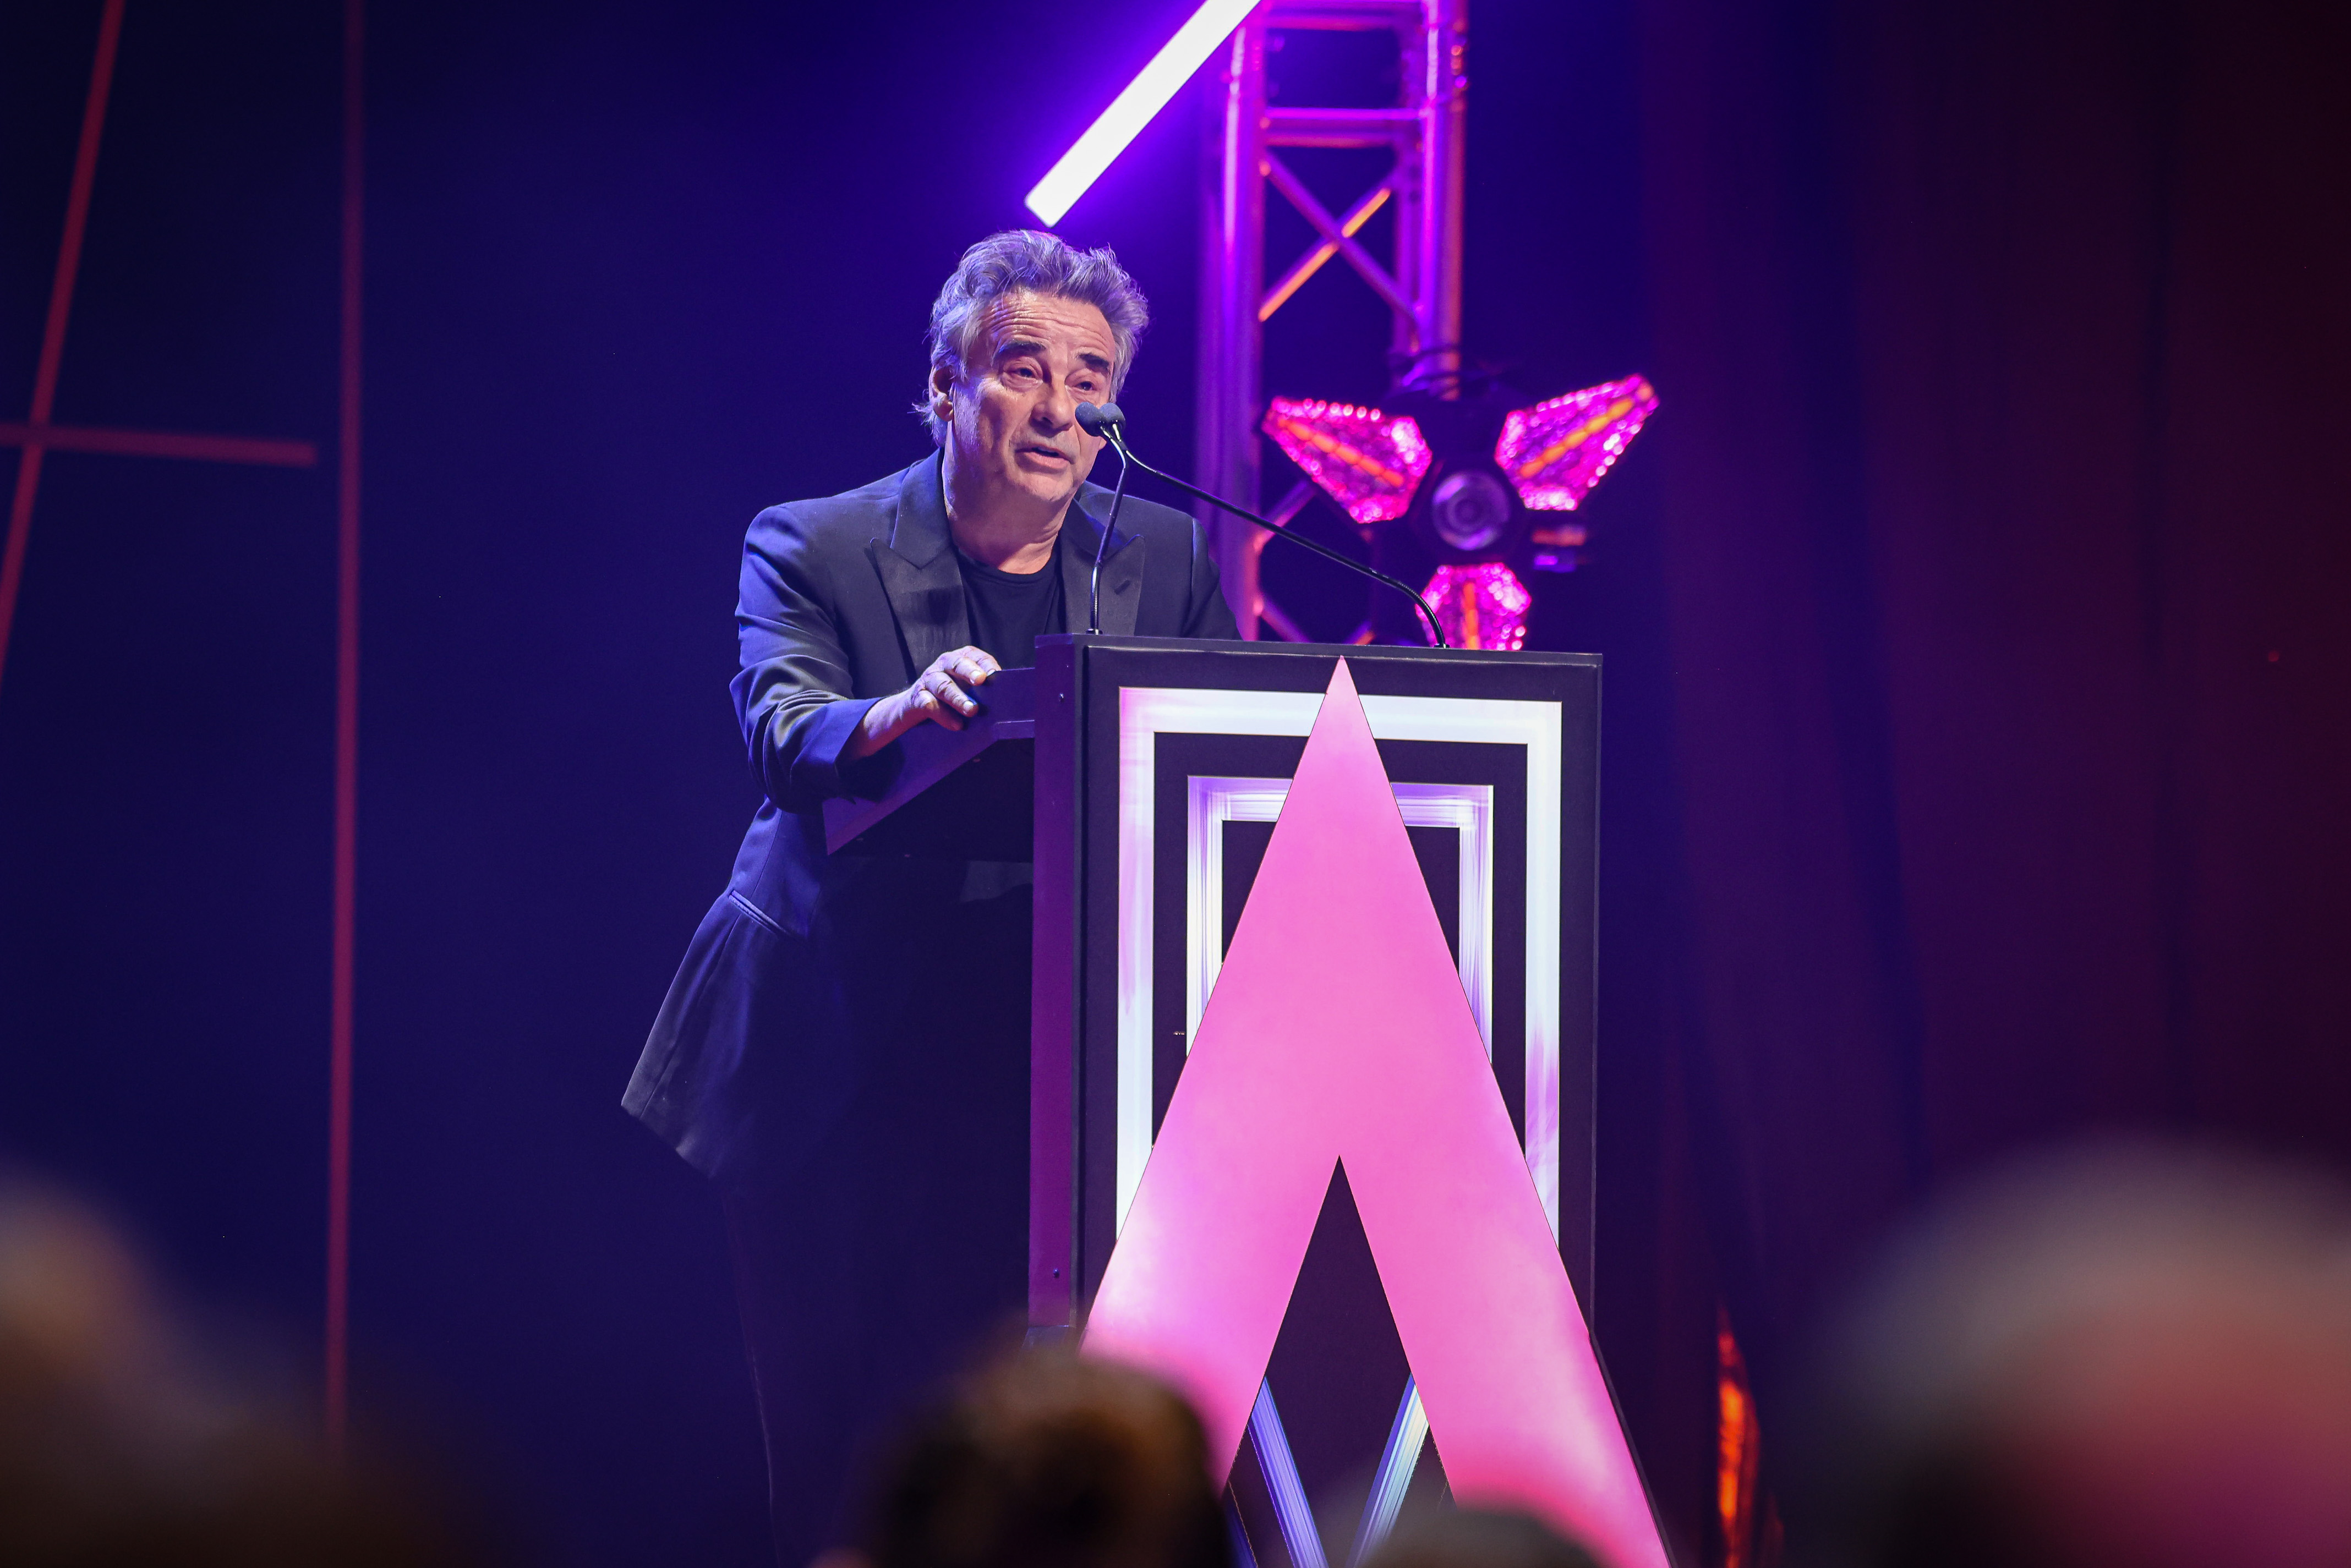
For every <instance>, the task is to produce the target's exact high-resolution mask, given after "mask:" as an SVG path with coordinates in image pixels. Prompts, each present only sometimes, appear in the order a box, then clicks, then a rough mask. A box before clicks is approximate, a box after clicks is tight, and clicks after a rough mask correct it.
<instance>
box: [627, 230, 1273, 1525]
mask: <svg viewBox="0 0 2351 1568" xmlns="http://www.w3.org/2000/svg"><path fill="white" fill-rule="evenodd" d="M1146 317H1147V312H1146V308H1145V306H1144V298H1143V295H1142V293H1141V291H1140V290H1138V289H1137V288H1136V287H1135V285H1134V280H1133V279H1132V278H1130V277H1129V276H1128V275H1127V274H1126V273H1125V272H1124V271H1123V269H1122V268H1121V267H1120V266H1119V265H1118V263H1117V261H1116V259H1115V258H1114V257H1113V255H1112V254H1111V253H1110V252H1108V251H1106V250H1097V251H1078V250H1074V249H1072V248H1071V247H1070V246H1068V245H1066V244H1063V243H1062V242H1061V241H1060V240H1058V239H1056V238H1054V237H1053V236H1051V235H1050V234H1033V233H1027V232H1010V233H1005V234H994V235H991V236H989V237H988V238H987V239H985V240H982V241H981V242H979V243H978V244H976V245H974V246H972V247H971V249H970V250H968V251H967V252H966V253H965V254H964V256H963V260H962V263H961V265H958V266H957V268H956V272H955V275H953V276H952V277H950V278H949V279H948V280H947V282H946V286H945V287H944V288H942V289H941V290H940V292H939V296H938V299H937V302H936V303H935V305H934V306H932V309H931V325H930V335H929V342H930V359H931V362H930V375H929V379H928V384H927V388H926V392H925V399H924V400H923V401H922V402H921V403H920V404H918V405H917V408H918V410H919V412H920V413H921V414H922V417H923V419H924V421H925V423H926V424H927V425H928V427H929V430H930V432H931V437H932V440H933V441H934V443H935V448H936V450H935V451H934V452H931V453H929V454H927V455H925V456H924V457H922V458H921V459H919V460H917V461H916V462H914V463H913V464H912V465H911V466H909V467H908V468H906V469H905V470H904V471H903V472H898V473H893V474H891V475H888V476H887V477H885V478H883V479H880V480H877V481H875V482H874V483H871V484H868V485H865V486H863V487H862V488H860V489H856V490H852V491H848V492H846V493H842V494H839V495H834V496H830V497H827V498H824V499H821V500H814V501H800V502H793V503H791V504H787V505H781V506H771V507H769V508H768V510H766V511H764V512H762V513H760V514H758V517H756V518H754V519H753V520H752V523H751V527H750V532H749V534H748V535H747V538H746V539H745V541H744V550H743V566H742V575H741V583H740V596H741V597H740V600H739V602H738V604H737V608H736V621H737V627H738V628H739V633H738V635H739V643H740V650H741V668H740V670H738V671H737V674H736V676H735V679H734V681H733V685H732V690H733V693H734V699H735V711H736V715H737V719H738V720H739V721H740V722H741V724H742V729H743V738H744V742H745V743H746V745H747V747H748V750H749V753H750V760H751V765H752V768H753V770H754V772H755V773H756V774H758V778H759V780H760V782H761V784H762V785H763V786H764V788H765V790H766V792H767V799H766V800H765V801H764V802H763V803H762V804H761V805H760V807H759V811H758V815H757V816H755V817H754V818H753V820H752V823H751V827H750V831H749V832H748V833H747V834H746V835H745V836H744V840H743V846H742V848H741V850H740V852H739V853H738V854H737V857H736V860H735V868H734V873H733V876H732V877H730V878H729V880H728V883H727V887H726V892H725V893H724V894H723V895H722V896H721V897H720V898H719V899H718V901H717V902H716V903H715V904H714V905H712V906H711V909H710V912H709V914H707V915H706V916H705V917H704V919H703V921H702V924H701V926H700V928H699V929H697V930H696V931H695V935H694V940H693V942H692V944H691V945H690V946H689V947H688V949H687V950H686V955H685V960H684V964H683V965H682V966H681V967H680V969H679V971H678V974H677V978H676V980H675V981H674V983H673V984H672V985H671V987H670V992H669V995H668V997H667V998H666V999H665V1000H664V1002H663V1003H662V1008H661V1012H660V1015H659V1016H658V1018H657V1019H656V1020H655V1022H654V1023H653V1033H652V1035H651V1037H650V1038H649V1039H648V1040H647V1041H646V1043H645V1049H644V1054H643V1057H642V1058H641V1059H640V1061H639V1062H638V1064H637V1069H636V1073H635V1075H634V1076H633V1077H632V1079H631V1081H630V1084H629V1086H628V1091H627V1093H626V1095H625V1096H623V1099H622V1104H623V1105H624V1106H626V1107H627V1109H628V1110H629V1111H630V1112H631V1113H632V1115H634V1116H637V1117H638V1118H640V1119H641V1120H642V1121H643V1122H644V1124H645V1125H646V1126H647V1127H650V1128H651V1129H652V1130H653V1132H654V1133H656V1134H658V1135H659V1136H660V1137H663V1138H664V1139H666V1140H667V1141H668V1142H669V1143H670V1144H671V1145H672V1146H673V1147H675V1148H676V1149H677V1151H678V1152H679V1153H680V1154H681V1155H683V1156H684V1158H686V1159H687V1160H689V1161H691V1162H692V1163H693V1164H694V1165H695V1167H697V1168H700V1169H701V1170H703V1171H704V1172H705V1173H706V1174H708V1175H710V1176H711V1177H713V1178H714V1179H716V1181H717V1184H718V1188H719V1191H720V1194H721V1196H722V1199H723V1200H724V1203H725V1207H726V1220H727V1225H728V1229H729V1232H730V1236H731V1239H732V1242H733V1247H734V1252H735V1261H736V1271H737V1285H738V1291H739V1297H740V1301H741V1305H742V1312H743V1323H744V1333H745V1339H746V1342H747V1348H748V1351H749V1355H750V1361H751V1369H752V1376H753V1381H754V1383H755V1384H756V1386H757V1388H758V1403H759V1415H760V1420H761V1423H762V1425H763V1426H764V1428H765V1430H766V1434H767V1444H768V1480H769V1492H770V1507H771V1511H772V1516H773V1521H774V1525H775V1531H776V1544H777V1551H778V1556H779V1559H780V1560H781V1561H782V1562H783V1563H785V1564H786V1568H800V1564H802V1563H806V1562H807V1561H808V1560H809V1559H810V1557H811V1556H812V1555H813V1554H814V1553H815V1552H817V1551H818V1550H820V1548H821V1547H823V1546H824V1545H825V1544H827V1543H828V1542H830V1541H832V1540H836V1539H838V1537H839V1534H840V1532H841V1528H842V1526H843V1524H844V1522H845V1521H844V1520H843V1518H842V1508H843V1504H844V1501H846V1500H845V1499H844V1495H843V1494H844V1490H845V1488H846V1483H847V1480H848V1477H849V1476H850V1474H851V1473H852V1464H853V1463H854V1461H855V1459H857V1457H858V1455H859V1453H860V1451H861V1449H863V1448H864V1447H865V1446H866V1445H867V1444H868V1443H869V1442H870V1439H871V1438H872V1434H873V1433H874V1432H875V1431H876V1430H877V1428H880V1427H882V1426H883V1425H884V1424H885V1423H886V1422H887V1421H888V1419H889V1418H890V1417H891V1416H893V1414H894V1413H895V1412H896V1411H897V1409H898V1408H899V1407H902V1406H903V1404H904V1401H905V1399H906V1397H908V1395H909V1394H911V1393H913V1392H914V1391H915V1390H917V1389H919V1388H921V1387H922V1386H924V1385H925V1384H926V1383H927V1382H928V1381H930V1380H931V1379H932V1378H934V1377H935V1376H937V1375H938V1374H940V1373H941V1372H943V1371H945V1370H946V1369H947V1367H948V1366H951V1365H952V1364H953V1363H954V1362H955V1361H956V1359H957V1358H958V1357H959V1356H961V1355H964V1354H965V1353H967V1351H968V1350H970V1349H971V1348H972V1347H973V1346H974V1345H975V1344H976V1343H977V1341H978V1340H979V1339H980V1338H981V1337H982V1336H984V1335H985V1334H986V1333H987V1331H988V1330H989V1329H991V1328H993V1327H997V1326H998V1325H1000V1324H1010V1323H1013V1322H1015V1321H1017V1319H1016V1318H1015V1314H1018V1313H1019V1311H1020V1309H1021V1307H1022V1305H1023V1302H1024V1289H1025V1282H1026V1275H1025V1269H1026V1262H1027V1231H1026V1225H1027V1213H1028V1209H1027V1203H1028V1187H1027V1180H1028V1175H1027V1157H1028V1106H1029V1099H1028V1060H1029V1058H1028V1006H1029V867H1027V866H1025V865H1010V864H1004V863H999V862H986V861H970V860H966V861H948V860H926V859H912V858H892V857H855V856H847V855H844V856H840V857H834V856H830V855H828V854H827V852H826V847H825V828H824V819H823V805H824V802H825V801H826V800H827V799H828V798H833V797H841V796H862V797H866V798H877V797H879V796H880V795H881V794H883V793H884V792H886V791H887V790H888V789H889V787H890V785H891V784H892V783H893V780H894V778H895V777H896V774H897V771H898V768H899V766H900V763H901V748H900V747H899V745H898V742H899V740H900V738H901V737H903V736H904V735H905V734H906V733H907V732H910V731H912V730H913V729H914V728H915V727H916V726H918V725H922V724H926V723H936V724H941V725H944V726H946V727H947V728H949V729H956V728H960V727H961V726H962V724H963V723H964V722H965V720H966V719H967V718H968V717H969V716H970V715H972V714H974V713H976V712H977V711H979V705H980V704H981V703H983V702H985V701H986V699H987V679H988V677H989V676H990V675H991V674H992V673H993V672H994V671H996V670H998V669H999V668H1011V667H1016V666H1021V665H1029V664H1033V663H1034V662H1035V655H1034V644H1035V640H1036V639H1037V638H1038V637H1039V636H1040V635H1045V634H1049V633H1054V632H1063V631H1084V630H1087V629H1088V628H1089V621H1090V619H1091V618H1092V617H1093V616H1095V615H1096V614H1098V616H1099V628H1100V629H1101V630H1102V631H1104V632H1109V633H1115V634H1122V635H1128V634H1131V635H1137V636H1145V637H1190V638H1225V639H1229V638H1232V637H1235V636H1236V635H1237V631H1236V628H1235V624H1234V620H1233V616H1232V612H1231V610H1230V609H1229V608H1228V607H1227V606H1226V604H1225V600H1224V597H1223V594H1222V592H1221V590H1220V589H1219V587H1218V586H1217V573H1216V568H1215V566H1214V565H1213V563H1212V562H1211V560H1210V557H1209V554H1208V550H1207V541H1206V539H1205V538H1204V537H1203V535H1202V533H1201V530H1200V528H1199V526H1198V524H1196V523H1194V522H1193V520H1192V519H1191V518H1189V517H1187V516H1186V515H1185V514H1182V513H1180V512H1176V511H1174V510H1172V509H1170V508H1167V507H1165V506H1156V505H1154V504H1151V503H1149V502H1144V501H1137V500H1133V499H1129V500H1127V501H1126V502H1125V503H1124V504H1123V507H1122V508H1121V510H1120V511H1119V514H1118V516H1117V519H1116V526H1115V527H1114V528H1113V529H1112V530H1111V532H1110V535H1109V537H1108V538H1107V539H1106V540H1105V539H1104V537H1103V529H1104V525H1105V523H1106V522H1107V521H1108V515H1109V511H1110V505H1109V503H1110V500H1111V497H1110V493H1108V492H1107V491H1105V490H1103V489H1102V488H1101V487H1100V486H1098V485H1094V484H1092V483H1088V482H1087V476H1088V474H1089V472H1091V471H1092V467H1093V463H1094V460H1095V458H1096V457H1097V456H1099V455H1100V453H1101V452H1102V445H1103V442H1102V440H1101V439H1100V438H1098V437H1094V436H1090V435H1088V434H1086V433H1084V432H1083V431H1081V430H1080V429H1079V428H1078V426H1077V424H1076V422H1075V420H1074V410H1075V409H1076V406H1077V405H1078V404H1079V403H1081V402H1087V401H1092V402H1102V401H1106V400H1111V399H1113V398H1114V397H1115V396H1116V395H1117V393H1118V389H1119V387H1120V385H1121V384H1122V383H1123V380H1124V379H1125V377H1126V374H1127V371H1128V370H1129V369H1130V368H1131V367H1132V365H1133V363H1134V350H1135V340H1136V337H1137V336H1138V335H1139V334H1140V332H1141V331H1142V329H1143V327H1144V322H1145V320H1146ZM1098 552H1099V560H1100V570H1099V580H1098V582H1097V580H1096V573H1095V563H1096V560H1097V558H1098V556H1097V553H1098ZM1097 607H1098V609H1097Z"/></svg>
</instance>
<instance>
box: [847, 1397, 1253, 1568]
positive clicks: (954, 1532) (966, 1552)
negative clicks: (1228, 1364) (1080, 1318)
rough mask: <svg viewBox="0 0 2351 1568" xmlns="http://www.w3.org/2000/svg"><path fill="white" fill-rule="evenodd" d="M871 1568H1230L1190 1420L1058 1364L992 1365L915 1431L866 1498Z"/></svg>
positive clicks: (1167, 1400)
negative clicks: (869, 1499)
mask: <svg viewBox="0 0 2351 1568" xmlns="http://www.w3.org/2000/svg"><path fill="white" fill-rule="evenodd" d="M865 1555H866V1557H867V1558H868V1559H869V1560H870V1562H871V1563H872V1568H1230V1565H1231V1561H1232V1547H1231V1542H1230V1541H1229V1539H1228V1537H1227V1535H1226V1533H1225V1524H1224V1516H1223V1513H1222V1511H1220V1510H1219V1508H1218V1507H1217V1498H1216V1492H1215V1490H1214V1489H1213V1488H1212V1487H1211V1486H1210V1484H1209V1481H1208V1471H1207V1443H1206V1440H1205V1439H1204V1438H1203V1436H1202V1433H1201V1429H1200V1423H1199V1419H1198V1417H1196V1416H1194V1415H1193V1413H1192V1410H1191V1408H1190V1407H1188V1406H1186V1404H1185V1403H1184V1402H1183V1401H1182V1400H1181V1399H1179V1398H1177V1397H1175V1395H1174V1394H1172V1393H1170V1392H1169V1391H1168V1390H1167V1389H1166V1388H1165V1387H1164V1386H1161V1385H1160V1384H1158V1383H1155V1382H1154V1381H1153V1380H1152V1379H1150V1378H1148V1377H1146V1376H1144V1375H1143V1374H1141V1373H1139V1372H1133V1371H1130V1370H1128V1369H1126V1368H1124V1367H1121V1366H1111V1365H1109V1364H1106V1363H1103V1362H1099V1361H1089V1360H1083V1359H1081V1358H1080V1357H1078V1356H1076V1355H1071V1354H1069V1353H1067V1352H1064V1351H1029V1352H1025V1353H1023V1354H1020V1355H1014V1356H1009V1357H1007V1358H1005V1359H1003V1360H1000V1361H998V1362H995V1363H993V1364H991V1365H989V1366H987V1367H986V1368H984V1369H983V1370H982V1371H980V1372H979V1373H978V1374H977V1375H976V1376H973V1377H971V1378H969V1379H968V1380H967V1381H966V1382H965V1383H963V1384H962V1385H961V1386H958V1387H957V1388H956V1391H955V1393H954V1396H953V1397H951V1398H950V1399H949V1400H948V1401H947V1402H946V1403H945V1404H944V1405H942V1406H941V1407H938V1408H937V1409H936V1410H935V1411H934V1412H932V1413H931V1414H930V1415H929V1416H928V1417H926V1418H925V1419H924V1420H922V1421H921V1422H920V1423H918V1424H917V1425H916V1427H915V1428H914V1430H913V1431H912V1432H910V1433H909V1434H908V1437H907V1438H906V1440H905V1441H904V1444H903V1445H902V1447H901V1449H900V1450H899V1452H898V1455H897V1459H896V1461H895V1462H894V1463H893V1465H892V1466H891V1467H890V1468H889V1469H888V1470H887V1471H886V1472H885V1473H884V1474H883V1477H882V1480H881V1484H880V1486H879V1487H878V1489H877V1490H876V1492H875V1495H874V1497H873V1509H872V1522H871V1525H870V1527H869V1528H868V1530H867V1532H866V1542H865Z"/></svg>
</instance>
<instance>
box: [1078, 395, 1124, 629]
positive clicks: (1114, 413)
mask: <svg viewBox="0 0 2351 1568" xmlns="http://www.w3.org/2000/svg"><path fill="white" fill-rule="evenodd" d="M1074 417H1075V418H1076V420H1077V421H1078V428H1079V429H1080V430H1081V431H1085V432H1086V434H1088V435H1090V436H1099V435H1101V434H1102V431H1106V430H1107V431H1113V432H1115V431H1117V429H1118V428H1119V426H1121V425H1123V424H1124V423H1125V422H1126V412H1125V410H1123V409H1121V408H1120V407H1119V406H1118V405H1117V404H1116V403H1103V404H1101V405H1099V406H1097V405H1095V404H1092V403H1080V404H1079V405H1078V406H1077V409H1076V410H1075V415H1074ZM1111 445H1112V446H1113V448H1115V449H1116V450H1117V452H1118V488H1117V489H1115V490H1113V491H1112V492H1111V493H1110V515H1109V516H1108V517H1106V518H1104V519H1102V537H1101V538H1099V539H1097V540H1095V541H1094V569H1093V575H1092V576H1089V577H1088V578H1087V579H1086V633H1087V635H1088V636H1092V634H1094V633H1095V632H1098V631H1100V630H1102V556H1104V555H1105V554H1106V553H1107V552H1108V551H1109V549H1110V531H1111V529H1113V527H1115V526H1116V525H1117V524H1118V509H1119V507H1120V505H1121V504H1123V503H1124V501H1125V500H1126V448H1125V446H1124V445H1123V443H1121V442H1120V441H1118V440H1117V438H1116V436H1115V434H1113V437H1112V439H1111Z"/></svg>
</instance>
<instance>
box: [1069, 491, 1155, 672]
mask: <svg viewBox="0 0 2351 1568" xmlns="http://www.w3.org/2000/svg"><path fill="white" fill-rule="evenodd" d="M1109 511H1110V492H1109V491H1107V490H1104V489H1102V487H1101V486H1099V485H1092V484H1089V485H1087V486H1086V487H1085V488H1084V489H1083V490H1081V491H1080V492H1079V493H1078V497H1077V499H1076V500H1075V501H1073V502H1071V504H1070V513H1069V516H1068V517H1067V518H1066V519H1065V520H1064V521H1063V522H1062V524H1061V533H1062V540H1061V543H1062V546H1063V547H1062V548H1061V550H1060V551H1058V552H1057V554H1058V555H1060V556H1061V606H1062V614H1063V616H1064V617H1065V618H1067V620H1068V622H1069V627H1070V629H1071V631H1078V632H1081V631H1083V630H1085V629H1086V603H1087V591H1088V589H1089V587H1090V586H1091V585H1092V578H1093V570H1094V549H1095V547H1096V546H1097V545H1100V544H1101V543H1102V520H1101V518H1100V517H1097V516H1096V515H1094V514H1095V513H1097V512H1099V513H1102V514H1108V513H1109ZM1143 544H1144V542H1143V540H1142V538H1141V537H1140V536H1138V535H1134V534H1130V533H1128V532H1126V530H1124V529H1123V528H1122V529H1121V530H1119V531H1118V532H1117V533H1115V534H1113V535H1111V540H1110V548H1109V549H1108V550H1106V551H1104V552H1103V555H1102V635H1103V636H1105V637H1133V636H1134V621H1135V616H1136V613H1137V612H1138V611H1139V610H1140V609H1141V607H1142V604H1143V553H1144V552H1143Z"/></svg>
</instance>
